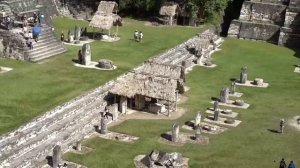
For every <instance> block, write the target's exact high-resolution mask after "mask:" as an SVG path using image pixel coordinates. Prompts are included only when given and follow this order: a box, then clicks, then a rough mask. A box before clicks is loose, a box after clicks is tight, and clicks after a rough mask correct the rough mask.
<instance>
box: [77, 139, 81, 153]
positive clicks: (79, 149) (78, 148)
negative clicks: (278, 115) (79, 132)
mask: <svg viewBox="0 0 300 168" xmlns="http://www.w3.org/2000/svg"><path fill="white" fill-rule="evenodd" d="M76 150H77V151H81V142H80V141H77V142H76Z"/></svg>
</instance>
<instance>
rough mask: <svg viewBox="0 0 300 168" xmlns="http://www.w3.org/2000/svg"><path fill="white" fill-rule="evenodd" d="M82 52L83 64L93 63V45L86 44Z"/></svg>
mask: <svg viewBox="0 0 300 168" xmlns="http://www.w3.org/2000/svg"><path fill="white" fill-rule="evenodd" d="M81 53H82V64H83V65H89V64H90V63H91V57H92V52H91V46H90V45H89V44H84V45H83V46H82V49H81Z"/></svg>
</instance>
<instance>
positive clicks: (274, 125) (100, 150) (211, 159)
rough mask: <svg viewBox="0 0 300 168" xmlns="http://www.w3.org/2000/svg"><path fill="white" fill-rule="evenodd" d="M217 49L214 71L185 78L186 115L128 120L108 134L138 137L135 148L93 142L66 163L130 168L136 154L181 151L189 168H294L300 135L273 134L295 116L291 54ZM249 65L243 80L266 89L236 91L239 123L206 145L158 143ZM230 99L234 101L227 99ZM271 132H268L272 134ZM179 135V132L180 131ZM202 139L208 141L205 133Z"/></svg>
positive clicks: (244, 44)
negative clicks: (282, 165)
mask: <svg viewBox="0 0 300 168" xmlns="http://www.w3.org/2000/svg"><path fill="white" fill-rule="evenodd" d="M221 48H222V50H221V51H220V52H217V53H216V54H214V55H213V58H214V60H213V62H214V63H216V64H217V65H218V66H217V67H216V68H215V69H205V68H202V67H195V68H194V69H193V71H192V72H190V74H188V76H187V85H188V86H189V87H191V90H190V91H188V92H187V93H186V96H187V97H188V98H189V99H188V101H187V102H186V103H185V104H184V105H182V106H183V107H185V108H187V109H188V112H187V113H186V114H185V115H184V116H183V117H181V118H180V119H178V120H176V121H166V120H158V121H152V120H150V121H149V120H129V121H126V122H125V123H122V124H121V125H119V126H116V127H114V128H112V129H111V130H113V131H117V132H122V133H127V134H130V135H134V136H139V137H140V140H138V141H137V142H136V143H134V144H126V143H122V142H116V141H111V140H103V139H101V138H94V139H91V140H88V141H87V142H85V143H84V144H85V145H86V146H88V147H91V148H94V149H95V150H94V151H92V152H90V153H87V154H84V155H80V154H72V153H68V154H66V155H65V159H68V160H71V161H74V162H77V163H80V164H83V165H86V166H88V167H89V168H99V167H115V168H118V167H119V168H124V167H128V168H132V167H133V158H134V157H135V156H136V155H138V154H149V153H150V152H151V150H153V149H159V150H165V151H168V152H170V151H176V152H181V153H182V154H183V156H185V157H188V158H190V161H189V164H190V167H192V168H199V167H203V168H220V167H222V168H253V167H268V168H269V167H278V165H279V161H280V159H281V158H285V159H286V160H287V162H289V161H290V160H294V162H295V165H296V166H297V165H298V166H299V165H300V162H299V159H298V158H300V148H298V145H299V138H300V134H299V130H296V129H294V128H292V127H290V126H288V124H286V127H285V133H284V134H282V135H281V134H278V133H274V130H278V129H279V120H280V119H281V118H285V119H286V120H288V119H291V118H292V117H293V116H295V115H299V109H300V103H299V101H300V97H299V95H300V85H299V81H300V75H299V74H297V73H294V72H293V70H294V68H295V67H294V65H295V64H296V63H298V62H299V61H298V59H297V57H296V56H298V57H299V55H296V54H295V52H294V51H293V50H290V49H287V48H283V47H279V46H276V45H272V44H268V43H263V42H253V41H246V40H245V41H243V40H237V39H226V42H225V43H224V44H223V45H222V47H221ZM245 65H246V66H248V77H249V79H254V78H256V77H260V78H263V79H264V80H265V81H266V82H268V83H269V84H270V87H269V88H267V89H262V88H252V87H237V91H238V92H242V93H244V95H243V97H242V99H243V100H245V101H246V102H247V103H250V104H251V106H250V108H249V109H246V110H245V109H234V111H236V112H238V113H239V115H238V117H237V119H239V120H241V121H242V123H241V124H240V125H239V126H238V127H236V128H230V129H229V130H227V131H226V132H224V133H222V134H219V135H209V137H210V144H209V145H207V146H199V145H191V144H187V145H185V146H183V147H176V146H170V145H166V144H160V143H159V142H158V139H159V137H160V135H161V134H162V133H164V132H166V131H170V130H171V125H172V124H173V123H174V122H178V123H180V124H181V125H182V124H184V122H186V121H188V120H191V119H193V118H194V117H195V114H196V112H197V111H201V112H202V114H203V115H205V114H204V111H205V109H206V108H207V107H212V105H211V104H210V103H209V101H210V100H211V98H212V97H218V96H219V91H220V89H221V88H222V87H226V86H230V79H231V78H238V77H239V73H240V68H241V67H242V66H245ZM231 99H233V98H231ZM272 130H273V131H272ZM181 131H183V129H181ZM205 136H208V135H207V134H205Z"/></svg>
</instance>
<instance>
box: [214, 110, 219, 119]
mask: <svg viewBox="0 0 300 168" xmlns="http://www.w3.org/2000/svg"><path fill="white" fill-rule="evenodd" d="M219 115H220V111H219V110H216V111H214V121H218V120H219Z"/></svg>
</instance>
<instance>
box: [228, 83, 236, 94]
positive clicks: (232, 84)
mask: <svg viewBox="0 0 300 168" xmlns="http://www.w3.org/2000/svg"><path fill="white" fill-rule="evenodd" d="M235 90H236V83H235V81H232V82H231V86H230V91H229V93H230V94H234V93H235Z"/></svg>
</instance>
